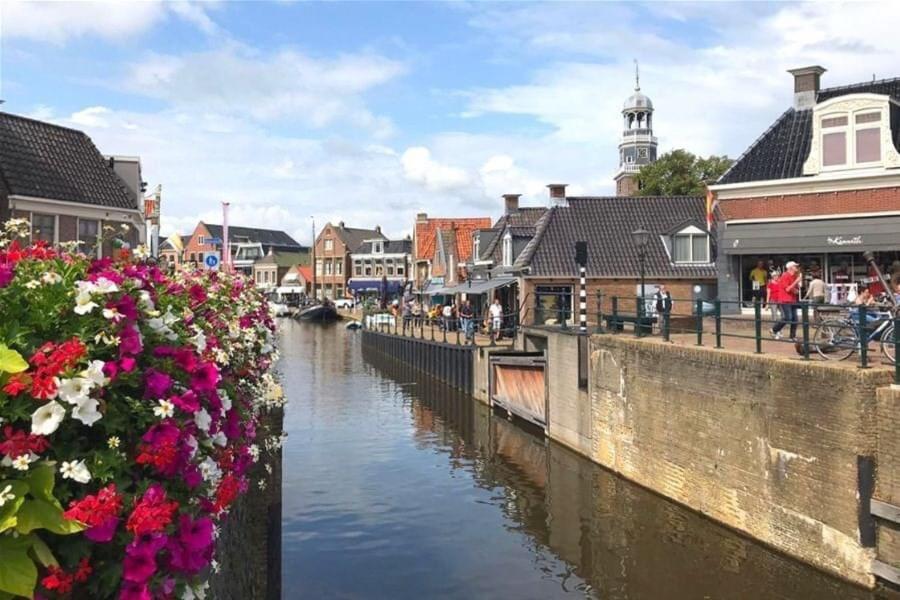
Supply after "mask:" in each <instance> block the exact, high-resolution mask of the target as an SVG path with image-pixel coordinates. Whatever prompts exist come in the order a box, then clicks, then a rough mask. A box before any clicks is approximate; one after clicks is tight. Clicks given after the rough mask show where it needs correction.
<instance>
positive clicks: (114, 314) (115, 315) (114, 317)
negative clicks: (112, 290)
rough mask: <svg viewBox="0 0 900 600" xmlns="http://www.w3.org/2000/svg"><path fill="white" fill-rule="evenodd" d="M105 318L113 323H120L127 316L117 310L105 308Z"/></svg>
mask: <svg viewBox="0 0 900 600" xmlns="http://www.w3.org/2000/svg"><path fill="white" fill-rule="evenodd" d="M103 318H104V319H108V320H110V321H112V322H113V323H118V322H119V321H121V320H122V319H124V318H125V315H123V314H122V313H120V312H119V311H118V310H116V309H115V308H104V309H103Z"/></svg>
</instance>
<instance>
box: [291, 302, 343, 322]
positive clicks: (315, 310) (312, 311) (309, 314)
mask: <svg viewBox="0 0 900 600" xmlns="http://www.w3.org/2000/svg"><path fill="white" fill-rule="evenodd" d="M297 318H298V319H300V320H301V321H336V320H337V318H338V313H337V309H336V308H335V307H334V304H332V303H331V302H323V303H322V304H315V305H313V306H309V307H306V308H303V309H300V312H298V313H297Z"/></svg>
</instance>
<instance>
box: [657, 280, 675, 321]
mask: <svg viewBox="0 0 900 600" xmlns="http://www.w3.org/2000/svg"><path fill="white" fill-rule="evenodd" d="M653 302H654V304H655V306H656V314H657V315H658V316H659V327H660V331H661V330H662V327H663V322H664V321H665V320H667V319H668V318H669V315H671V314H672V294H671V293H670V292H669V290H668V288H667V287H666V284H664V283H662V284H660V286H659V289H658V290H656V293H655V294H654V295H653Z"/></svg>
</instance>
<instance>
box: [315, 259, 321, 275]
mask: <svg viewBox="0 0 900 600" xmlns="http://www.w3.org/2000/svg"><path fill="white" fill-rule="evenodd" d="M321 274H322V259H321V258H317V259H316V275H321Z"/></svg>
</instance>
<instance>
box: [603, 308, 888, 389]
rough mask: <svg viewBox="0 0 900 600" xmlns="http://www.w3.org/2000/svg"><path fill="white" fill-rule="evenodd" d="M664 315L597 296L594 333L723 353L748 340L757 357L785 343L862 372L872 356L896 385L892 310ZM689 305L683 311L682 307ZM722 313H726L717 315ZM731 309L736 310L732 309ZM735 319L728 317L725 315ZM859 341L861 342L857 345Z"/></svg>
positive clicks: (675, 312)
mask: <svg viewBox="0 0 900 600" xmlns="http://www.w3.org/2000/svg"><path fill="white" fill-rule="evenodd" d="M671 306H672V307H677V309H674V308H670V309H669V310H657V308H658V307H657V305H656V303H655V302H654V301H653V300H652V299H650V298H640V297H634V296H628V297H623V296H610V297H603V296H602V295H598V296H597V309H596V313H595V316H596V321H595V322H594V329H595V331H597V332H601V333H626V332H630V333H631V334H633V335H634V336H637V337H642V336H650V335H657V336H660V337H662V339H663V340H665V341H670V340H671V338H672V336H673V335H681V336H686V335H687V336H691V338H692V339H694V340H695V343H696V345H698V346H704V345H708V344H713V345H714V346H715V347H716V348H724V347H725V344H726V340H728V339H735V340H737V339H743V340H750V341H752V344H751V348H752V350H753V352H755V353H757V354H762V353H763V351H764V344H763V342H764V341H765V342H767V343H773V342H774V343H780V344H789V345H791V346H793V349H794V350H795V351H796V353H797V354H799V355H800V356H801V357H802V358H803V359H805V360H810V359H811V358H819V359H822V360H829V361H843V360H847V359H849V358H851V357H855V359H856V361H857V363H858V365H859V367H861V368H867V367H869V366H870V365H871V363H872V362H873V360H876V359H877V356H880V357H881V360H882V362H883V363H887V364H891V365H893V367H894V382H895V383H897V384H900V362H898V361H897V354H896V349H897V346H898V345H900V309H898V308H895V307H892V306H872V305H870V306H866V305H859V306H855V305H852V306H836V305H833V304H819V303H812V302H798V303H795V304H769V305H765V304H762V303H759V302H755V303H753V304H752V305H751V306H752V311H753V313H752V315H743V314H740V313H741V312H742V311H741V308H742V307H743V306H744V303H741V302H736V301H735V302H731V301H723V300H698V299H691V300H684V299H677V298H673V299H672V300H671ZM685 306H690V310H689V311H685V310H684V307H685ZM723 308H725V309H726V310H725V311H724V313H725V314H723ZM735 309H736V310H735ZM735 312H736V313H738V314H731V313H735ZM861 340H862V341H861Z"/></svg>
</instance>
